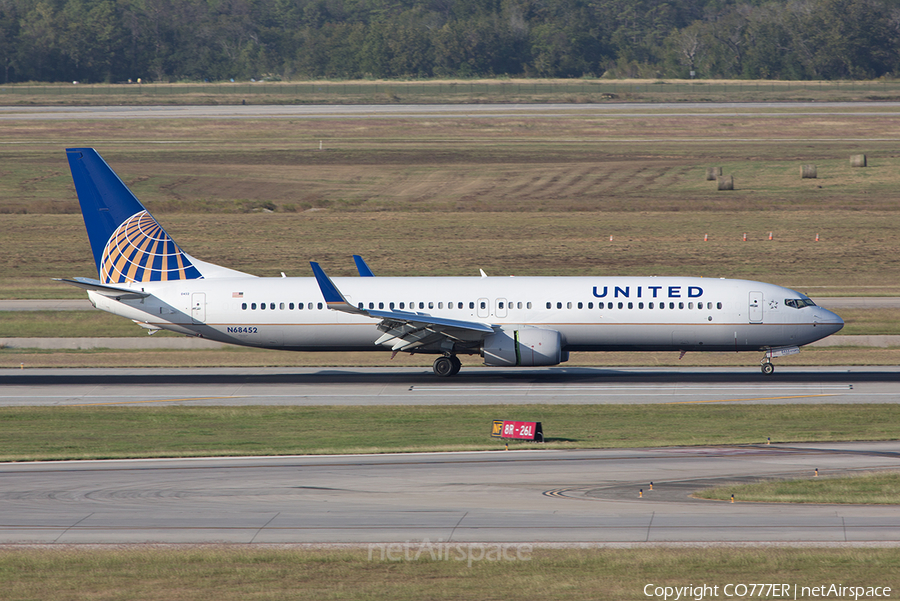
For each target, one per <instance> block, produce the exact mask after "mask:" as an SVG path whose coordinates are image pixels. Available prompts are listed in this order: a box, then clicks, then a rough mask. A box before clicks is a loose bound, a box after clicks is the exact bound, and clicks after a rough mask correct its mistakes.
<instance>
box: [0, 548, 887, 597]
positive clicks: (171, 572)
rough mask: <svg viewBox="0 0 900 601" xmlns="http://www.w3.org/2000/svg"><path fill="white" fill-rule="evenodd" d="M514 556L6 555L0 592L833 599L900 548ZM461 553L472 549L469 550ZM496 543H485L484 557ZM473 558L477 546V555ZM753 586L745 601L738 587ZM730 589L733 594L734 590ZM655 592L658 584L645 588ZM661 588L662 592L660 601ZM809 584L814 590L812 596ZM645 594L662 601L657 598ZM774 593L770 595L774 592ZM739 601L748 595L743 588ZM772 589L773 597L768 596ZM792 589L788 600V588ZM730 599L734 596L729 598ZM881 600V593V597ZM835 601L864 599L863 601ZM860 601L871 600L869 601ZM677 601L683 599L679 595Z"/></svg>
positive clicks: (868, 582) (877, 578) (872, 574)
mask: <svg viewBox="0 0 900 601" xmlns="http://www.w3.org/2000/svg"><path fill="white" fill-rule="evenodd" d="M513 547H514V549H513V550H512V551H511V552H510V551H507V557H513V558H515V554H516V552H518V553H519V557H518V558H515V559H512V560H509V559H506V560H504V559H499V560H498V559H481V560H477V561H473V562H471V563H470V562H469V561H468V558H464V559H463V560H457V559H456V553H455V552H454V553H451V555H450V559H449V560H441V559H432V558H431V557H430V556H429V553H427V552H426V553H423V554H421V555H420V557H419V559H412V560H406V559H400V560H398V561H390V560H385V559H381V557H380V555H379V552H378V550H377V549H375V550H374V553H372V556H371V557H370V552H369V550H368V549H366V548H364V549H358V550H331V551H321V550H297V549H281V550H276V549H259V548H253V547H246V546H245V547H236V546H223V547H193V548H187V549H183V548H182V549H174V548H153V547H149V548H147V547H144V548H134V547H132V548H118V549H86V550H84V549H73V548H67V549H62V550H57V549H49V550H48V549H4V550H2V551H0V587H2V590H3V593H2V595H0V596H2V598H3V599H6V600H10V601H13V600H24V599H115V600H131V599H140V600H156V599H159V600H163V599H164V600H166V601H179V600H182V599H190V600H192V601H204V600H214V601H230V600H241V601H246V600H248V599H251V600H252V599H330V600H336V601H339V600H345V599H366V600H371V601H378V600H381V599H385V600H388V599H389V600H392V601H407V600H409V601H422V600H426V601H427V600H431V599H484V600H495V599H517V598H533V599H546V600H550V601H552V600H556V599H565V600H567V601H581V600H596V599H616V600H619V601H630V600H639V599H644V600H646V599H649V598H652V599H657V598H658V599H660V600H662V599H663V594H664V593H663V591H664V587H685V586H691V587H697V586H702V585H706V586H708V587H717V589H715V593H716V594H713V592H712V589H710V590H709V591H707V592H706V594H705V595H703V596H698V595H699V593H698V592H697V590H696V589H694V590H693V591H692V592H694V593H695V594H693V595H684V594H683V593H684V590H683V589H682V594H681V595H679V597H680V599H700V598H702V599H716V598H718V599H727V598H731V599H738V598H741V599H746V598H764V599H773V598H785V596H773V595H766V594H765V589H764V590H763V591H759V590H758V589H757V590H756V592H757V594H756V595H754V596H753V597H750V596H749V593H750V592H751V591H750V589H749V586H750V585H752V583H784V584H788V585H789V587H790V588H791V590H790V591H788V595H787V597H786V598H793V593H794V591H793V586H794V585H796V586H797V598H807V599H809V598H815V597H819V598H824V597H825V595H822V594H819V595H815V596H814V595H812V594H805V595H804V594H803V593H804V592H807V593H810V592H811V591H810V590H809V589H812V587H821V586H825V587H828V586H829V585H830V584H832V583H833V584H835V585H841V586H853V587H864V588H867V587H873V588H874V587H885V586H888V587H893V589H894V590H892V591H890V593H888V594H885V591H884V590H883V589H882V590H880V591H879V593H880V595H881V597H880V598H885V597H891V596H894V595H895V594H896V584H897V580H898V576H900V549H897V548H891V549H802V548H750V549H740V548H730V549H727V551H725V552H723V549H721V548H709V549H693V548H687V549H665V548H643V549H616V550H610V549H577V550H576V549H562V550H559V549H557V550H550V549H531V548H530V547H529V546H528V545H514V546H513ZM460 548H462V549H464V550H465V549H466V547H465V546H464V545H463V546H461V547H460ZM492 549H493V546H491V545H485V546H484V549H483V550H482V551H481V552H483V553H484V554H483V557H491V553H493V551H492ZM469 550H470V551H472V552H473V553H472V554H473V555H474V556H477V555H478V553H479V549H478V548H477V547H476V546H472V547H470V548H469ZM744 583H746V584H747V586H748V589H747V591H746V593H747V594H746V595H744V594H741V595H736V594H735V592H736V591H735V585H740V584H744ZM729 584H730V585H731V587H730V588H729V589H725V587H726V586H727V585H729ZM647 585H652V586H650V587H649V588H646V587H647ZM656 587H663V588H661V589H659V594H658V595H656V594H654V593H655V591H656ZM803 587H806V589H807V590H806V591H804V588H803ZM645 588H646V590H647V591H649V593H650V594H651V595H653V596H652V597H648V596H647V595H646V593H645ZM770 590H771V589H770ZM737 592H743V589H741V588H737ZM760 592H762V593H763V594H759V593H760ZM779 592H784V591H779ZM728 593H730V597H729V596H727V594H728ZM873 593H874V591H873ZM831 598H840V599H846V598H851V599H852V598H854V597H853V595H852V594H851V596H849V597H847V596H846V595H841V596H837V597H836V596H835V595H831ZM858 598H860V599H862V598H875V596H874V594H873V595H872V596H871V597H866V596H865V594H863V595H861V596H859V597H858ZM669 599H675V594H674V592H672V593H671V596H670V597H669Z"/></svg>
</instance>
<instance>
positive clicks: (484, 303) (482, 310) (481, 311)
mask: <svg viewBox="0 0 900 601" xmlns="http://www.w3.org/2000/svg"><path fill="white" fill-rule="evenodd" d="M477 311H478V317H488V316H489V315H490V314H491V306H490V303H489V301H488V299H486V298H479V299H478V305H477Z"/></svg>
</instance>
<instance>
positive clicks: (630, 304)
mask: <svg viewBox="0 0 900 601" xmlns="http://www.w3.org/2000/svg"><path fill="white" fill-rule="evenodd" d="M628 308H629V309H634V303H633V302H631V301H628Z"/></svg>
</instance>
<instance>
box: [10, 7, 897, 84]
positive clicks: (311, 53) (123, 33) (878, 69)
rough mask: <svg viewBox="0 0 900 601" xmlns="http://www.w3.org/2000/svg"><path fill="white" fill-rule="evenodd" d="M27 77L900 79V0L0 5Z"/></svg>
mask: <svg viewBox="0 0 900 601" xmlns="http://www.w3.org/2000/svg"><path fill="white" fill-rule="evenodd" d="M0 69H2V70H0V76H2V78H3V81H4V82H6V83H10V82H23V81H48V82H50V81H71V80H78V81H83V82H123V81H126V80H128V79H137V78H139V77H140V78H142V79H143V80H144V81H157V82H163V81H182V80H187V81H222V80H228V79H232V78H233V79H244V80H246V79H250V78H272V79H283V80H291V79H308V78H341V79H355V78H433V77H496V76H524V77H602V76H607V77H618V78H623V77H625V78H627V77H644V78H689V77H696V78H747V79H794V80H800V79H872V78H877V77H884V76H894V75H897V74H898V73H900V0H767V1H757V0H749V1H748V0H745V1H734V0H669V1H665V0H0Z"/></svg>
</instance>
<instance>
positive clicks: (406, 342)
mask: <svg viewBox="0 0 900 601" xmlns="http://www.w3.org/2000/svg"><path fill="white" fill-rule="evenodd" d="M310 265H311V266H312V269H313V273H314V274H315V276H316V281H317V282H318V283H319V289H320V290H321V291H322V296H323V297H325V303H326V304H327V305H328V308H329V309H333V310H335V311H344V312H345V313H353V314H356V315H365V316H367V317H371V318H373V319H380V320H381V322H380V323H379V324H378V329H379V330H381V331H382V332H384V334H383V335H382V336H381V337H380V338H379V339H378V340H376V341H375V344H380V345H384V346H390V347H391V350H394V351H409V350H412V349H414V348H417V347H420V346H426V345H430V344H436V343H440V342H442V341H444V340H450V341H454V342H473V341H477V340H481V339H482V338H484V337H485V336H486V335H488V334H493V333H494V329H493V328H492V327H491V326H490V325H488V324H485V323H479V322H475V321H462V320H458V319H447V318H443V317H435V316H433V315H428V314H427V313H414V312H407V311H377V310H374V309H365V308H362V307H359V306H354V305H351V304H350V303H349V302H347V299H346V298H345V297H344V295H343V294H342V293H341V291H340V290H338V288H337V286H335V284H334V282H332V281H331V278H329V277H328V276H327V275H326V274H325V271H323V270H322V268H321V267H320V266H319V264H318V263H315V262H310Z"/></svg>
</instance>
